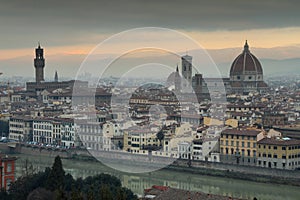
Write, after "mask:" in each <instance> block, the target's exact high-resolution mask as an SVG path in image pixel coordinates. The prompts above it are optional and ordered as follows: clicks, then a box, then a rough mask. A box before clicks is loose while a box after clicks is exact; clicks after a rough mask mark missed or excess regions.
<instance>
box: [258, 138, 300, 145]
mask: <svg viewBox="0 0 300 200" xmlns="http://www.w3.org/2000/svg"><path fill="white" fill-rule="evenodd" d="M257 144H270V145H279V146H290V145H300V140H295V139H286V140H284V139H276V138H264V139H261V140H260V141H258V142H257Z"/></svg>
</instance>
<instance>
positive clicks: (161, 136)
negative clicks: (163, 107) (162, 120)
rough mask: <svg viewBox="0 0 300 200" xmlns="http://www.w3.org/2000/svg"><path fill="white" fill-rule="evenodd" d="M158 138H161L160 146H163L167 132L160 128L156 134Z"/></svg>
mask: <svg viewBox="0 0 300 200" xmlns="http://www.w3.org/2000/svg"><path fill="white" fill-rule="evenodd" d="M156 137H157V139H158V140H159V144H160V146H162V144H161V141H162V140H163V139H164V138H165V134H164V132H163V131H162V130H160V131H159V132H158V133H157V134H156Z"/></svg>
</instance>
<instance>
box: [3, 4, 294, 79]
mask: <svg viewBox="0 0 300 200" xmlns="http://www.w3.org/2000/svg"><path fill="white" fill-rule="evenodd" d="M299 7H300V3H299V1H297V0H284V1H282V0H265V1H261V0H251V1H244V0H210V1H200V0H187V1H182V0H172V1H168V0H165V1H161V0H160V1H159V0H152V1H149V0H122V1H112V0H109V1H105V0H91V1H82V0H73V1H63V0H59V1H58V0H51V1H43V0H26V1H21V0H19V1H17V0H10V1H2V2H1V6H0V27H1V29H0V30H1V31H0V70H2V71H3V70H4V74H10V75H11V74H13V73H15V72H16V70H15V69H20V68H22V69H24V68H25V69H27V68H28V70H25V71H26V72H28V73H32V72H33V70H34V69H33V66H32V59H33V56H34V55H33V51H34V48H35V47H36V46H37V43H38V41H40V43H41V45H42V46H43V47H44V48H45V56H46V58H48V60H47V64H48V65H49V66H50V67H51V68H50V67H49V69H48V70H49V72H51V73H50V74H52V73H53V71H54V70H56V69H58V70H61V71H62V74H63V75H68V73H70V70H69V71H68V70H63V69H62V66H64V65H71V64H73V65H76V67H78V66H79V65H80V63H81V62H82V61H83V59H84V57H85V55H86V54H88V53H89V52H90V51H91V50H92V49H93V48H94V47H95V46H96V45H97V44H99V43H100V42H102V41H103V40H105V39H107V38H109V37H110V36H112V35H114V34H117V33H119V32H122V31H126V30H128V29H132V28H139V27H163V28H169V29H174V30H176V31H180V32H182V33H184V34H186V35H188V36H189V37H191V38H193V39H194V40H196V41H197V42H198V43H199V44H200V45H201V46H202V47H203V48H205V49H208V50H212V52H213V53H212V54H213V55H212V57H213V58H214V59H216V60H217V62H219V63H222V62H228V60H231V59H233V58H234V57H235V56H236V53H237V52H240V51H241V50H242V47H243V44H244V42H245V40H246V39H247V40H248V41H249V45H250V48H252V47H253V50H254V49H255V48H256V49H258V55H257V56H259V57H260V58H268V59H290V58H300V54H299V55H298V52H299V48H300V39H299V35H300V12H299ZM118 45H125V46H126V45H129V44H128V43H126V42H124V43H120V44H118ZM178 46H181V47H183V46H184V44H180V43H178ZM115 48H116V47H115ZM115 48H107V49H106V53H107V54H113V53H114V51H115V50H116V49H115ZM222 49H228V51H226V52H227V53H228V56H227V55H226V52H224V53H225V54H223V55H219V54H218V53H215V51H214V50H222ZM230 49H235V50H233V51H230ZM178 50H180V49H178ZM237 50H238V51H237ZM214 56H216V57H214ZM228 58H230V59H228ZM70 60H73V61H72V62H71V61H70ZM52 61H53V62H52ZM56 61H57V62H56ZM24 65H26V66H24ZM27 65H30V66H27ZM74 67H75V66H74ZM71 68H72V67H71V66H68V69H71ZM73 71H74V70H73Z"/></svg>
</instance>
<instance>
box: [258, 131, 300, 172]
mask: <svg viewBox="0 0 300 200" xmlns="http://www.w3.org/2000/svg"><path fill="white" fill-rule="evenodd" d="M257 144H258V148H257V153H258V158H257V161H258V162H257V166H259V167H266V168H276V169H289V170H294V169H296V168H300V140H295V139H290V138H276V137H272V138H264V139H262V140H260V141H258V143H257Z"/></svg>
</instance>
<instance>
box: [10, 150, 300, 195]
mask: <svg viewBox="0 0 300 200" xmlns="http://www.w3.org/2000/svg"><path fill="white" fill-rule="evenodd" d="M17 157H18V160H17V161H16V176H17V177H19V176H21V175H22V174H23V173H24V170H23V168H24V166H25V163H26V162H25V161H26V160H27V161H28V163H29V164H28V165H27V166H30V165H32V166H33V169H34V171H40V170H44V169H45V168H46V167H51V166H52V163H53V162H54V158H53V157H47V156H39V155H37V156H33V155H24V154H20V155H17ZM62 162H63V167H64V169H65V171H66V172H67V173H70V174H71V175H72V176H73V177H74V178H78V177H83V178H85V177H87V176H93V175H96V174H99V173H108V174H111V175H114V176H116V177H118V178H119V179H120V180H121V182H122V184H123V186H125V187H127V188H130V189H131V190H132V191H133V192H135V193H136V194H143V190H144V189H145V188H150V187H151V186H152V185H165V186H170V187H173V188H179V189H185V190H192V191H201V192H205V193H212V194H220V195H226V196H232V197H238V198H243V199H253V197H257V198H258V199H259V200H277V199H280V200H282V199H283V200H293V199H295V200H299V199H300V188H299V187H296V186H289V185H279V184H271V183H259V182H252V181H246V180H237V179H231V178H222V177H212V176H203V175H199V174H191V173H186V172H177V171H170V170H159V171H155V172H151V173H142V174H128V173H123V172H120V171H116V170H114V169H111V168H108V167H106V166H105V165H103V164H101V163H100V162H93V161H81V160H70V159H63V160H62Z"/></svg>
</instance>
